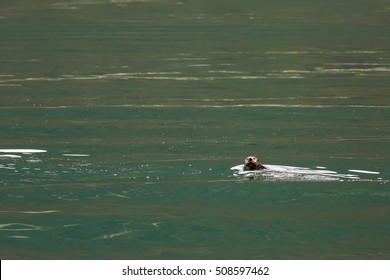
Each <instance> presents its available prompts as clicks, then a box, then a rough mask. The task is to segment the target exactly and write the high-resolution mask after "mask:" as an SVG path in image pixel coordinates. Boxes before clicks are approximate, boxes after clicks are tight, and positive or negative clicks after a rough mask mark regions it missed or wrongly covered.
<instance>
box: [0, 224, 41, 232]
mask: <svg viewBox="0 0 390 280" xmlns="http://www.w3.org/2000/svg"><path fill="white" fill-rule="evenodd" d="M0 230H3V231H25V230H43V228H41V227H38V226H34V225H29V224H18V223H10V224H0Z"/></svg>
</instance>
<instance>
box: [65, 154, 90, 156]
mask: <svg viewBox="0 0 390 280" xmlns="http://www.w3.org/2000/svg"><path fill="white" fill-rule="evenodd" d="M62 155H63V156H65V157H89V156H90V155H87V154H62Z"/></svg>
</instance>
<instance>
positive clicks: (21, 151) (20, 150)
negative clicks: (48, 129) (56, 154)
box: [0, 149, 47, 154]
mask: <svg viewBox="0 0 390 280" xmlns="http://www.w3.org/2000/svg"><path fill="white" fill-rule="evenodd" d="M46 152H47V150H36V149H0V153H11V154H13V153H14V154H17V153H21V154H34V153H46Z"/></svg>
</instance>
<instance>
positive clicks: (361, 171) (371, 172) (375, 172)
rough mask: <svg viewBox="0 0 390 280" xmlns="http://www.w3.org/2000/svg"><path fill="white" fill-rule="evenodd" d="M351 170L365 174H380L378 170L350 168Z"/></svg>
mask: <svg viewBox="0 0 390 280" xmlns="http://www.w3.org/2000/svg"><path fill="white" fill-rule="evenodd" d="M348 171H349V172H356V173H363V174H380V173H379V172H377V171H368V170H359V169H349V170H348Z"/></svg>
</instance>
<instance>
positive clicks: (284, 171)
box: [230, 164, 382, 181]
mask: <svg viewBox="0 0 390 280" xmlns="http://www.w3.org/2000/svg"><path fill="white" fill-rule="evenodd" d="M264 166H265V168H266V169H262V170H251V171H247V170H244V164H240V165H236V166H233V167H231V168H230V169H231V170H233V171H234V174H233V175H234V176H237V177H241V178H247V179H255V178H259V179H263V180H269V181H356V180H359V181H360V180H363V179H361V178H360V177H359V176H358V175H356V174H341V173H338V172H336V171H332V170H328V169H326V168H325V167H316V168H317V169H310V168H306V167H296V166H285V165H271V164H267V165H264ZM348 171H350V172H354V173H364V174H370V175H377V174H379V172H376V171H367V170H356V169H350V170H348ZM364 180H366V179H364ZM369 180H370V181H372V180H382V178H375V179H369Z"/></svg>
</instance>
